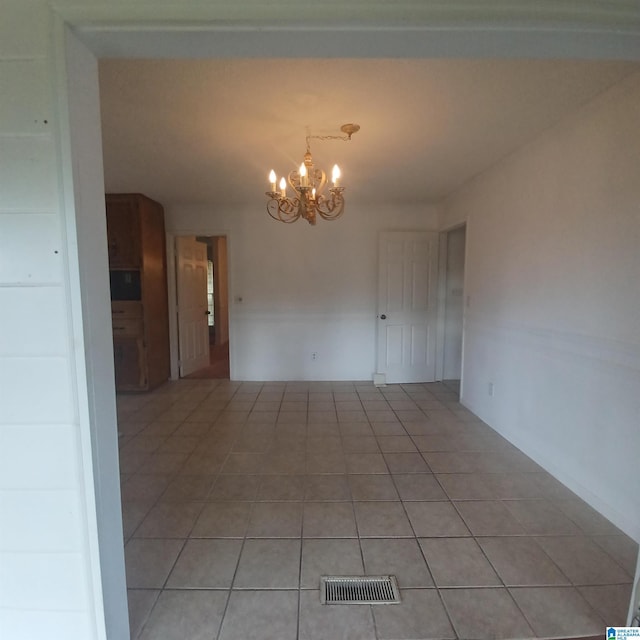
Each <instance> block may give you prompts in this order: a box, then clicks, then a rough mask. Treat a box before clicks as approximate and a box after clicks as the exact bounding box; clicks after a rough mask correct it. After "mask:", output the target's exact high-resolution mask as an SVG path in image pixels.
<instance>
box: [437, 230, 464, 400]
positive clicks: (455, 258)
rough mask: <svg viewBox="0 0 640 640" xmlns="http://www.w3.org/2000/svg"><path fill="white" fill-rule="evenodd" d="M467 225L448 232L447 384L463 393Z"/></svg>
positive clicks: (445, 379) (446, 278) (445, 300)
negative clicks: (461, 389)
mask: <svg viewBox="0 0 640 640" xmlns="http://www.w3.org/2000/svg"><path fill="white" fill-rule="evenodd" d="M466 235H467V234H466V226H462V227H456V228H455V229H451V230H450V231H447V232H446V233H445V242H444V248H445V252H446V261H445V299H444V345H443V361H444V362H443V372H442V379H443V383H444V384H445V385H446V386H447V387H449V388H450V389H451V390H453V391H455V392H456V393H457V394H458V395H460V383H461V379H462V340H463V328H464V323H463V319H464V262H465V260H464V258H465V245H466Z"/></svg>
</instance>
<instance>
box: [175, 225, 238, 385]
mask: <svg viewBox="0 0 640 640" xmlns="http://www.w3.org/2000/svg"><path fill="white" fill-rule="evenodd" d="M176 302H177V311H178V314H177V316H178V350H179V373H180V377H181V378H196V379H198V378H228V377H229V294H228V267H227V238H226V236H178V237H177V238H176Z"/></svg>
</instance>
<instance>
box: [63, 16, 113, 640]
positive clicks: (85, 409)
mask: <svg viewBox="0 0 640 640" xmlns="http://www.w3.org/2000/svg"><path fill="white" fill-rule="evenodd" d="M51 20H52V32H53V36H52V49H53V57H52V65H53V69H52V77H53V78H54V91H55V111H56V118H55V120H56V121H57V123H58V126H57V127H56V128H55V133H56V137H57V145H56V146H57V150H58V169H59V189H60V217H61V219H62V220H63V222H64V224H63V225H61V227H62V234H63V242H64V246H65V256H64V258H66V259H65V261H64V265H65V267H66V268H65V272H64V275H65V280H66V282H65V284H66V289H67V291H68V292H69V297H68V313H69V327H70V335H69V343H70V344H69V353H70V354H72V358H70V362H71V363H72V371H71V376H72V385H71V388H72V390H73V394H74V397H73V408H74V414H75V415H74V424H75V425H76V426H77V433H78V436H79V441H78V447H79V455H78V460H79V461H80V472H81V474H82V478H81V479H80V482H81V483H82V488H83V490H84V491H83V495H82V498H83V505H82V507H83V511H84V513H85V521H84V525H85V527H86V528H85V544H86V549H87V550H86V558H87V560H88V564H89V575H88V576H87V580H88V582H89V584H88V590H89V591H90V594H91V600H92V606H91V607H90V611H89V612H88V613H89V615H90V617H91V620H92V622H93V628H94V630H95V638H98V639H99V640H106V638H107V634H106V620H105V610H104V597H105V595H104V593H103V590H102V569H101V562H100V547H99V532H98V529H99V525H98V515H97V505H96V494H95V490H96V478H95V475H94V468H93V444H92V439H91V428H92V419H91V418H92V412H91V408H90V406H89V396H90V395H95V394H99V393H104V392H105V391H104V390H101V389H90V388H89V384H90V378H89V375H88V371H87V360H86V359H87V355H88V354H86V353H85V351H86V350H85V327H84V322H83V310H82V285H81V281H80V264H79V261H78V257H79V256H78V237H77V225H76V215H77V212H76V207H75V193H74V189H75V185H74V171H73V161H72V151H71V123H70V105H69V91H68V81H69V76H68V61H67V47H66V40H67V31H66V30H67V26H66V25H65V24H64V22H63V21H62V20H61V19H60V18H59V17H58V16H56V15H55V14H52V16H51ZM106 392H108V390H106ZM112 392H113V391H112Z"/></svg>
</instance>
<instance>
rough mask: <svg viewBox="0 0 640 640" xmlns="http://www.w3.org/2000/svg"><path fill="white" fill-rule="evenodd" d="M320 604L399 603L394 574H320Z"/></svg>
mask: <svg viewBox="0 0 640 640" xmlns="http://www.w3.org/2000/svg"><path fill="white" fill-rule="evenodd" d="M320 602H321V603H322V604H399V603H400V592H399V591H398V583H397V581H396V578H395V576H371V577H363V576H322V577H321V578H320Z"/></svg>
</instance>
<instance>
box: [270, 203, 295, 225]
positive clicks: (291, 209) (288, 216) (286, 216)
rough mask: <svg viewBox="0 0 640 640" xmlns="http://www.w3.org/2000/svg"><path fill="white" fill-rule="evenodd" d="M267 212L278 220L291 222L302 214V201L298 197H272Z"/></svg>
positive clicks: (286, 222)
mask: <svg viewBox="0 0 640 640" xmlns="http://www.w3.org/2000/svg"><path fill="white" fill-rule="evenodd" d="M267 213H268V214H269V215H270V216H271V217H272V218H273V219H274V220H277V221H278V222H284V223H285V224H291V223H292V222H295V221H296V220H297V219H298V218H299V217H300V215H301V213H302V212H301V209H300V202H299V201H298V199H297V198H295V199H293V200H292V199H290V198H271V199H270V200H269V201H268V202H267Z"/></svg>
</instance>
